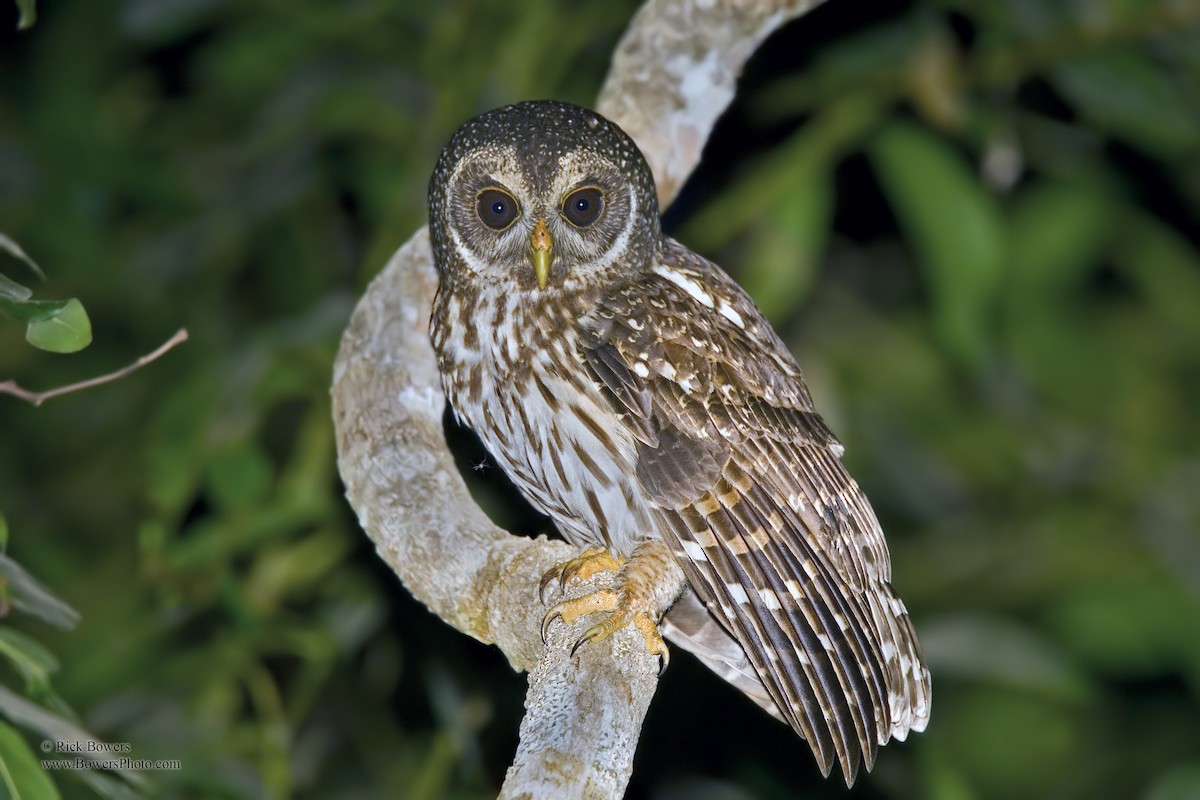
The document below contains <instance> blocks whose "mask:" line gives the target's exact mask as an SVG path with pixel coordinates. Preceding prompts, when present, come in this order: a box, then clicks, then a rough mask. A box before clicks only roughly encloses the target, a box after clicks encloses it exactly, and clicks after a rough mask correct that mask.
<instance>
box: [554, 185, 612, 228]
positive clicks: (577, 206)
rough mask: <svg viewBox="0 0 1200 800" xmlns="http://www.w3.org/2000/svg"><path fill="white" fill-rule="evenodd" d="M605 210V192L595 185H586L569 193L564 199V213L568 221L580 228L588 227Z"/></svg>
mask: <svg viewBox="0 0 1200 800" xmlns="http://www.w3.org/2000/svg"><path fill="white" fill-rule="evenodd" d="M602 211H604V193H603V192H601V191H600V190H599V189H597V188H596V187H595V186H585V187H583V188H582V189H576V190H575V191H573V192H571V193H570V194H569V195H567V199H566V200H564V201H563V205H562V214H563V216H564V217H566V218H567V222H570V223H571V224H572V225H574V226H576V227H579V228H586V227H587V226H588V225H591V224H592V223H593V222H595V221H596V220H597V219H599V218H600V213H601V212H602Z"/></svg>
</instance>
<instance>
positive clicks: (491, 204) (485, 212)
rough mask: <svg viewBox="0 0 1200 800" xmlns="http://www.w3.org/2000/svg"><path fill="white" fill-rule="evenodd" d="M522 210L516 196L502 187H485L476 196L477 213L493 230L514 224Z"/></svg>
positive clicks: (499, 229) (500, 229)
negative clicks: (502, 189)
mask: <svg viewBox="0 0 1200 800" xmlns="http://www.w3.org/2000/svg"><path fill="white" fill-rule="evenodd" d="M520 211H521V209H520V206H518V205H517V200H516V198H514V197H513V196H512V195H511V194H509V193H508V192H505V191H501V190H500V189H484V190H483V191H482V192H480V193H479V196H478V197H476V198H475V213H476V214H478V215H479V220H480V221H481V222H482V223H483V224H484V225H487V226H488V227H489V228H491V229H492V230H497V231H502V230H504V229H505V228H507V227H508V226H509V225H512V224H513V220H515V219H516V218H517V214H519V213H520Z"/></svg>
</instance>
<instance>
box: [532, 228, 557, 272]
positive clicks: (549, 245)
mask: <svg viewBox="0 0 1200 800" xmlns="http://www.w3.org/2000/svg"><path fill="white" fill-rule="evenodd" d="M529 260H530V261H532V262H533V274H534V276H535V277H536V278H537V282H538V288H539V289H545V288H546V282H547V281H548V280H549V279H550V264H551V262H553V261H554V238H553V237H552V236H551V235H550V229H549V228H548V227H546V220H544V219H539V220H538V221H537V224H536V225H534V226H533V235H532V236H530V237H529Z"/></svg>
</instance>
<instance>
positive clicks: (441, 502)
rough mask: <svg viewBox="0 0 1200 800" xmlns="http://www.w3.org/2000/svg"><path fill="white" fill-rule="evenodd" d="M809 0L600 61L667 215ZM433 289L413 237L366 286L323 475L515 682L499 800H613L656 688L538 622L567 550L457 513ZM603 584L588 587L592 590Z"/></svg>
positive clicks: (410, 578)
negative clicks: (757, 62) (744, 79)
mask: <svg viewBox="0 0 1200 800" xmlns="http://www.w3.org/2000/svg"><path fill="white" fill-rule="evenodd" d="M814 5H816V2H814V0H793V1H792V2H784V1H783V0H775V1H774V2H766V1H765V0H758V1H757V2H756V1H755V0H707V1H706V0H650V2H648V3H646V5H645V6H643V8H642V9H641V10H640V11H639V12H638V14H637V15H636V16H635V18H634V20H633V22H632V23H631V25H630V28H629V30H628V31H627V32H626V34H625V36H624V38H623V39H622V41H621V43H620V45H619V46H618V49H617V51H616V54H615V55H614V58H613V66H612V70H611V72H610V74H609V76H608V78H607V80H606V82H605V85H604V89H603V90H602V92H601V95H600V99H599V102H598V108H599V109H600V111H601V112H602V113H604V114H605V115H606V116H608V117H610V118H611V119H613V120H614V121H615V122H617V123H618V124H619V125H621V126H622V127H623V128H625V129H626V130H627V131H629V133H630V135H631V136H633V137H634V139H635V140H637V142H638V144H639V146H641V147H642V149H643V151H644V152H645V154H646V157H647V159H648V160H649V162H650V165H651V167H652V169H653V170H654V172H655V177H656V178H657V180H658V181H659V195H660V198H661V200H662V202H663V205H664V206H665V205H666V204H667V203H668V202H669V201H670V199H671V198H673V197H674V196H675V194H676V193H677V192H678V189H679V187H680V186H681V185H682V183H683V181H684V180H685V179H686V177H687V175H688V174H689V173H690V172H691V170H692V169H693V168H694V167H695V165H696V162H697V161H698V160H699V157H700V151H701V149H702V148H703V145H704V142H705V141H706V140H707V138H708V135H709V133H710V132H711V128H712V125H713V123H714V122H715V121H716V118H717V117H718V116H719V115H720V114H721V112H722V111H724V109H725V107H726V106H727V105H728V103H729V101H730V100H731V99H732V98H733V94H734V89H735V86H736V80H737V76H738V74H739V73H740V71H741V68H742V66H743V65H744V63H745V61H746V59H747V58H749V56H750V54H751V53H752V52H753V51H754V49H755V48H756V47H757V46H758V44H759V43H760V42H761V41H762V40H763V39H764V38H765V37H766V36H767V35H768V34H769V33H770V32H771V31H773V30H774V29H775V28H777V27H778V26H779V25H781V24H783V22H785V21H786V20H788V19H790V18H792V17H795V16H798V15H800V14H802V13H804V12H805V11H807V10H809V9H810V8H811V7H813V6H814ZM436 285H437V276H436V273H435V271H434V268H433V264H432V257H431V255H430V251H429V234H428V231H427V230H426V229H422V230H420V231H418V232H417V233H416V234H415V235H414V236H413V237H412V239H410V240H409V241H408V242H407V243H406V244H405V245H404V246H403V247H402V248H401V249H400V250H399V251H398V252H397V253H396V254H395V255H394V256H393V257H392V259H391V261H390V262H389V263H388V265H387V266H386V267H385V268H384V270H383V271H382V272H381V273H380V274H379V276H378V277H376V279H375V280H374V281H373V282H372V283H371V285H370V286H369V287H368V288H367V291H366V294H365V295H364V296H363V298H362V300H361V301H360V302H359V304H358V306H357V308H355V310H354V314H353V316H352V317H351V320H350V324H349V326H348V327H347V329H346V332H345V334H344V336H343V338H342V343H341V348H340V350H339V352H338V356H337V360H336V362H335V365H334V377H333V387H332V390H331V391H332V394H333V414H334V423H335V428H336V434H337V445H338V469H339V470H340V472H341V475H342V479H343V480H344V482H345V484H346V496H347V498H348V499H349V501H350V504H351V506H352V507H353V508H354V510H355V512H356V513H357V514H358V519H359V522H360V524H361V525H362V527H363V528H364V530H366V532H367V534H368V535H369V536H370V537H371V539H372V540H373V541H374V542H375V545H376V547H377V548H378V550H379V554H380V556H381V557H382V558H383V559H384V560H385V561H386V562H387V563H388V564H389V565H390V566H391V567H392V569H393V570H395V572H396V574H397V575H398V576H399V577H400V580H401V581H402V582H403V583H404V585H405V587H406V588H407V589H408V590H409V591H410V592H412V594H413V596H414V597H416V598H417V599H418V600H420V601H421V602H423V603H425V604H426V605H427V606H428V607H429V608H430V610H432V611H433V612H434V613H435V614H437V615H438V616H439V617H441V618H442V619H444V620H445V621H446V622H448V623H449V624H450V625H453V626H454V627H455V628H457V629H458V630H460V631H462V632H463V633H467V634H469V635H471V636H473V637H475V638H476V639H479V640H480V641H482V642H487V643H492V644H495V645H496V646H497V647H499V648H500V649H501V651H502V652H503V653H504V654H505V656H506V657H507V658H508V660H509V663H511V664H512V666H513V667H514V668H515V669H518V670H524V671H529V673H530V676H529V693H528V695H527V697H526V703H525V706H526V715H525V718H524V719H523V720H522V723H521V737H520V745H519V747H518V750H517V753H516V756H515V757H514V761H513V765H512V767H511V768H510V769H509V772H508V775H507V776H506V778H505V783H504V787H503V789H502V791H501V797H502V798H540V797H555V798H568V799H569V798H618V797H621V796H622V794H623V793H624V790H625V786H626V784H627V783H628V781H629V775H630V772H631V770H632V766H633V753H634V749H635V747H636V744H637V738H638V733H639V731H640V729H641V724H642V720H643V718H644V716H645V713H646V709H647V707H648V706H649V703H650V699H651V697H652V696H653V694H654V689H655V687H656V685H657V675H656V669H655V668H656V661H655V659H654V658H652V657H650V656H648V655H647V654H646V653H645V646H644V643H643V642H642V639H641V636H640V635H639V634H637V633H636V632H635V631H633V630H632V629H626V630H623V631H620V632H618V633H617V634H616V635H614V636H612V637H610V638H609V639H607V640H605V641H603V642H598V643H593V644H591V645H589V646H588V647H584V648H582V649H580V650H579V652H578V655H577V657H575V658H571V657H570V655H569V644H568V643H569V642H573V641H574V640H575V639H576V638H577V637H578V636H579V635H580V634H581V633H582V632H583V630H584V628H585V627H586V624H587V623H586V622H585V621H579V622H576V623H575V625H574V626H566V625H562V624H555V625H553V626H551V629H550V634H549V641H548V643H547V644H546V645H543V643H542V641H541V638H540V635H539V628H540V622H541V618H542V615H543V614H544V613H545V610H546V609H545V608H544V607H543V606H542V605H541V604H540V603H538V602H535V600H534V598H536V597H537V588H538V587H537V584H538V581H539V580H540V578H541V576H542V575H543V574H544V573H545V572H546V571H547V570H549V569H550V568H551V567H553V566H554V565H555V564H559V563H561V562H563V561H565V560H567V559H568V558H570V557H573V556H574V555H577V554H578V551H577V550H576V549H575V548H572V547H571V546H570V545H568V544H566V543H565V542H561V541H556V540H550V539H546V538H545V537H539V538H537V539H529V538H525V537H520V536H513V535H511V534H509V533H508V532H506V531H504V530H501V529H500V528H498V527H497V526H496V525H494V524H493V523H492V522H491V521H490V520H489V519H488V517H487V516H486V515H485V514H484V513H483V511H482V510H481V509H480V508H479V507H478V506H477V505H476V504H475V502H474V501H473V500H472V499H471V496H470V494H469V493H468V491H467V488H466V485H465V483H464V482H463V480H462V477H461V476H460V475H459V473H458V470H457V468H456V466H455V464H454V460H453V458H452V457H451V455H450V453H449V451H448V449H447V447H446V442H445V439H444V437H443V433H442V413H443V409H444V405H445V400H444V398H443V395H442V390H441V384H440V380H439V377H438V372H437V365H436V361H435V358H434V353H433V348H432V346H431V345H430V343H429V337H428V333H427V330H428V322H429V312H430V307H431V305H432V300H433V294H434V291H435V289H436ZM602 578H603V576H597V577H596V578H594V579H593V582H592V586H591V587H588V586H587V584H584V587H582V588H594V587H598V585H599V583H600V581H601V579H602Z"/></svg>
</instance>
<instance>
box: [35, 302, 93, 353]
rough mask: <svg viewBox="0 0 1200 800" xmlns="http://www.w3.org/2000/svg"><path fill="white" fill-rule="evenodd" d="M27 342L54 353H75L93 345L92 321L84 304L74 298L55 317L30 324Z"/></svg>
mask: <svg viewBox="0 0 1200 800" xmlns="http://www.w3.org/2000/svg"><path fill="white" fill-rule="evenodd" d="M25 341H27V342H29V343H30V344H31V345H33V346H34V347H39V348H41V349H42V350H49V351H50V352H52V353H75V352H77V351H79V350H82V349H83V348H85V347H87V346H88V345H89V344H91V343H92V321H91V320H90V319H88V315H87V312H86V311H84V309H83V303H80V302H79V301H78V300H76V299H74V298H72V299H70V300H68V301H67V304H66V306H65V307H64V308H63V310H62V311H61V312H59V313H58V314H56V315H54V316H53V317H50V318H49V319H45V320H41V321H39V322H31V323H29V327H28V328H27V329H26V330H25Z"/></svg>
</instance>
